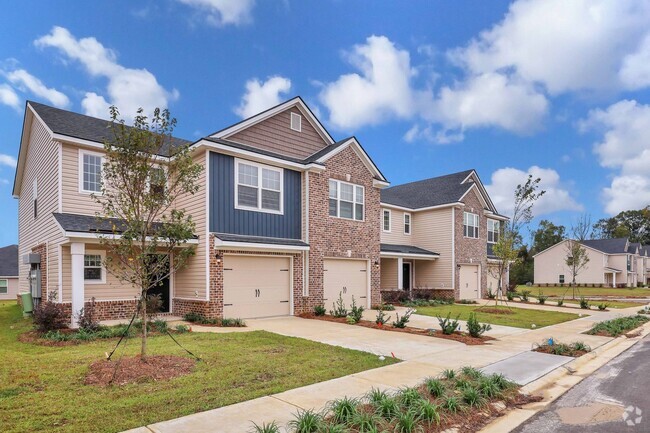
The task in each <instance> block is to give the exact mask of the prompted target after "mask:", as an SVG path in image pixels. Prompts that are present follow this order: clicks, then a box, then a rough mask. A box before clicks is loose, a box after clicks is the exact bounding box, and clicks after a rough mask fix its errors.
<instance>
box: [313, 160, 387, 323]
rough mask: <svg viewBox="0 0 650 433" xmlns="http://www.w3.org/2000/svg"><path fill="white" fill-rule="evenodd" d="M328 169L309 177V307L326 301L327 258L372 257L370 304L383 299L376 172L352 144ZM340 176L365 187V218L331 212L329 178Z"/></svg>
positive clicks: (329, 163) (330, 163) (329, 164)
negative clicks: (324, 291)
mask: <svg viewBox="0 0 650 433" xmlns="http://www.w3.org/2000/svg"><path fill="white" fill-rule="evenodd" d="M326 167H327V168H326V170H325V171H324V172H321V173H308V174H307V175H308V176H309V210H308V218H309V246H310V251H309V296H308V297H306V299H304V306H303V308H305V309H306V310H308V311H310V310H311V309H313V307H314V306H316V305H320V304H322V303H323V274H324V272H323V260H324V259H325V258H330V257H331V258H337V257H340V258H359V259H367V260H368V259H369V260H370V263H371V266H370V268H371V276H370V284H371V305H376V304H378V303H379V302H380V265H379V263H380V229H381V226H380V214H381V206H380V190H379V188H376V187H374V186H373V175H372V174H371V173H370V171H369V170H368V168H367V167H366V166H365V165H364V164H363V162H362V161H361V159H360V158H359V156H358V155H357V154H356V152H355V151H354V149H353V148H352V147H348V148H347V149H345V150H343V151H341V152H339V153H338V154H336V155H334V156H332V157H331V158H330V159H329V160H327V162H326ZM330 179H337V180H342V181H344V182H349V183H353V184H357V185H362V186H363V187H364V188H365V197H364V204H365V209H364V214H365V218H364V221H353V220H348V219H343V218H336V217H331V216H330V215H329V180H330Z"/></svg>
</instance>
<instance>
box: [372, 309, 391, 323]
mask: <svg viewBox="0 0 650 433" xmlns="http://www.w3.org/2000/svg"><path fill="white" fill-rule="evenodd" d="M389 320H390V316H389V315H387V314H386V313H384V310H379V311H377V317H376V318H375V323H376V324H377V325H379V326H384V325H385V324H386V323H388V321H389Z"/></svg>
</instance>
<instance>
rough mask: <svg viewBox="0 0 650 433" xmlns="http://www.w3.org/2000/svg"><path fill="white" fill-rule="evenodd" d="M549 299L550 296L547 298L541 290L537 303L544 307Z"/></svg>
mask: <svg viewBox="0 0 650 433" xmlns="http://www.w3.org/2000/svg"><path fill="white" fill-rule="evenodd" d="M547 299H548V296H546V295H545V294H544V293H542V291H541V290H540V291H539V293H538V294H537V302H539V303H540V304H541V305H544V304H545V303H546V300H547Z"/></svg>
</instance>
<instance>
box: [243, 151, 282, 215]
mask: <svg viewBox="0 0 650 433" xmlns="http://www.w3.org/2000/svg"><path fill="white" fill-rule="evenodd" d="M235 167H236V173H235V178H236V189H237V191H236V193H235V196H236V205H235V207H236V208H237V209H244V210H256V211H259V212H269V213H280V214H281V213H282V186H283V185H282V184H283V182H282V169H281V168H276V167H271V166H267V165H262V164H255V163H252V162H244V161H239V160H236V161H235Z"/></svg>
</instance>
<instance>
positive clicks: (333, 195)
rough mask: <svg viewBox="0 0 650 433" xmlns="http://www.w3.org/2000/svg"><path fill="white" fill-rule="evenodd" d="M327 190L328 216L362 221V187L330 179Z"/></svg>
mask: <svg viewBox="0 0 650 433" xmlns="http://www.w3.org/2000/svg"><path fill="white" fill-rule="evenodd" d="M329 189H330V192H329V214H330V216H333V217H338V218H345V219H350V220H357V221H363V219H364V215H363V213H364V208H365V202H364V196H365V193H364V188H363V187H362V186H360V185H355V184H352V183H347V182H342V181H340V180H334V179H330V181H329Z"/></svg>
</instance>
